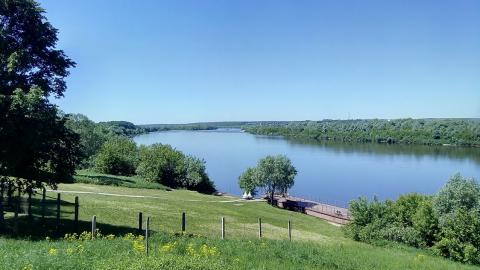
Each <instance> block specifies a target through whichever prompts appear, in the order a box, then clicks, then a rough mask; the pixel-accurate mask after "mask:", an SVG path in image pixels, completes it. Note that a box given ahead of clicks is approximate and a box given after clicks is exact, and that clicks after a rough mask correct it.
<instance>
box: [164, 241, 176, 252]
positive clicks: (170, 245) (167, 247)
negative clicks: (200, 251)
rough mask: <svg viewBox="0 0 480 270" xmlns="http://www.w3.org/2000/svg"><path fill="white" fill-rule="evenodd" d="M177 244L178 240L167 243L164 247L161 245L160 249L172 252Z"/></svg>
mask: <svg viewBox="0 0 480 270" xmlns="http://www.w3.org/2000/svg"><path fill="white" fill-rule="evenodd" d="M176 245H177V242H173V243H167V244H165V245H163V246H162V247H160V251H161V252H171V251H173V250H174V249H175V246H176Z"/></svg>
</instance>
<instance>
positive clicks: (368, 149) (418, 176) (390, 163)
mask: <svg viewBox="0 0 480 270" xmlns="http://www.w3.org/2000/svg"><path fill="white" fill-rule="evenodd" d="M134 140H135V142H136V143H137V144H145V145H149V144H153V143H164V144H170V145H172V146H173V147H175V148H176V149H178V150H181V151H183V152H184V153H186V154H189V155H194V156H197V157H199V158H203V159H204V160H205V161H206V162H207V172H208V175H209V176H210V178H211V179H212V180H213V181H214V182H215V185H216V187H217V189H218V190H220V191H224V192H228V193H232V194H235V195H239V194H241V190H240V188H239V187H238V184H237V179H238V176H239V175H240V174H241V173H242V172H243V171H244V170H245V169H246V168H247V167H250V166H255V164H256V162H257V160H258V159H259V158H261V157H264V156H266V155H275V154H284V155H287V156H288V157H289V158H290V159H291V160H292V163H293V164H294V166H295V167H296V168H297V171H298V175H297V177H296V179H295V185H294V187H293V188H292V189H291V190H290V194H292V195H297V196H303V197H306V198H309V199H315V200H318V201H321V202H325V203H332V204H336V205H340V206H346V205H347V204H348V201H349V200H351V199H355V198H357V197H359V196H367V197H373V196H378V197H379V198H380V199H387V198H390V199H394V198H396V197H397V196H398V195H399V194H402V193H407V192H419V193H425V194H432V193H434V192H436V191H437V190H438V189H439V188H441V187H442V185H444V184H445V182H446V181H447V179H448V178H449V177H450V176H451V175H453V174H455V173H457V172H460V173H461V174H462V175H464V176H469V177H475V178H476V179H477V180H479V179H480V149H478V148H457V147H447V146H437V147H432V146H411V145H380V144H342V143H330V142H329V143H319V142H309V141H292V140H287V139H284V138H281V137H269V136H259V135H252V134H248V133H245V132H241V131H240V130H238V129H222V130H213V131H165V132H155V133H149V134H144V135H140V136H137V137H135V138H134Z"/></svg>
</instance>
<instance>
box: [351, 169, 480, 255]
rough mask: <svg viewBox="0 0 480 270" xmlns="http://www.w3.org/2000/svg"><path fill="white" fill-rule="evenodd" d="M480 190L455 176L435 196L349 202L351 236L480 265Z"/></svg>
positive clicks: (361, 199) (471, 182)
mask: <svg viewBox="0 0 480 270" xmlns="http://www.w3.org/2000/svg"><path fill="white" fill-rule="evenodd" d="M479 205H480V187H479V185H478V183H477V182H475V180H473V179H467V178H463V177H462V176H461V175H459V174H457V175H454V176H453V177H452V178H450V180H449V181H448V182H447V184H446V185H445V186H444V187H443V188H442V189H441V190H440V191H439V192H438V194H437V195H436V196H434V197H433V198H432V197H427V196H423V195H419V194H406V195H402V196H400V197H399V198H398V199H397V200H396V201H395V202H392V201H385V202H380V201H378V200H377V199H374V200H373V201H368V200H367V199H365V198H360V199H358V200H354V201H352V202H350V213H351V215H352V220H351V222H350V223H349V224H348V225H347V226H346V232H347V235H349V236H350V237H352V238H353V239H354V240H358V241H363V242H368V243H378V242H379V241H382V240H383V241H384V240H388V241H395V242H400V243H405V244H407V245H410V246H415V247H421V246H424V247H432V248H433V250H434V252H435V253H437V254H439V255H441V256H444V257H447V258H451V259H453V260H456V261H461V262H466V263H471V264H480V207H479Z"/></svg>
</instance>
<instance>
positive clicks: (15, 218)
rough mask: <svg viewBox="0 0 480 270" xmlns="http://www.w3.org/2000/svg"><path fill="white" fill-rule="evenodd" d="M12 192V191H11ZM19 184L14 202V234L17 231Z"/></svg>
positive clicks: (19, 198)
mask: <svg viewBox="0 0 480 270" xmlns="http://www.w3.org/2000/svg"><path fill="white" fill-rule="evenodd" d="M12 193H13V192H12ZM20 200H21V197H20V186H19V187H18V195H17V199H16V202H15V214H14V225H13V232H14V234H17V233H18V213H19V212H20Z"/></svg>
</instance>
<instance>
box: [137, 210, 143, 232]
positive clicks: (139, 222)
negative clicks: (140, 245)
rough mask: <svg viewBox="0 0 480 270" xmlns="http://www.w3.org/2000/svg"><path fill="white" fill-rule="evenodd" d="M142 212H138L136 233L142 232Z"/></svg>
mask: <svg viewBox="0 0 480 270" xmlns="http://www.w3.org/2000/svg"><path fill="white" fill-rule="evenodd" d="M142 223H143V214H142V212H138V234H141V233H142Z"/></svg>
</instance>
